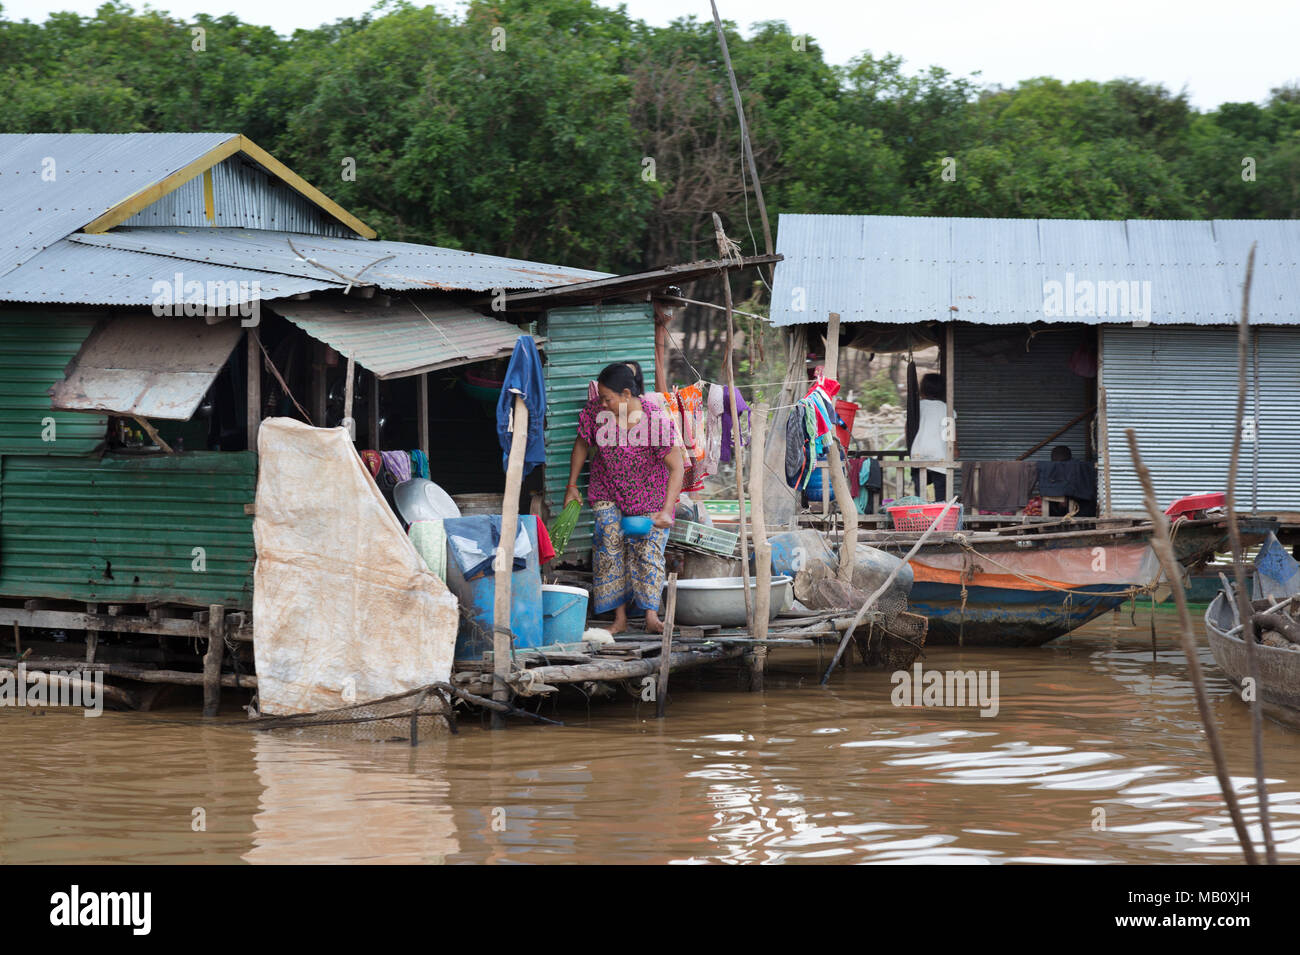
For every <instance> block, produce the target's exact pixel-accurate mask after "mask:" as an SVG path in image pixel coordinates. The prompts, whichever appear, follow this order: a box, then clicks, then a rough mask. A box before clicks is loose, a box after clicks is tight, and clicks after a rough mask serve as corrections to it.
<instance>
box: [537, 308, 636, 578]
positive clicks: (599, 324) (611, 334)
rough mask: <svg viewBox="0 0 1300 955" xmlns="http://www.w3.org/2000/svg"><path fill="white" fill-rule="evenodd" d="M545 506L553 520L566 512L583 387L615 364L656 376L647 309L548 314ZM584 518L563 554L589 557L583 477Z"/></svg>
mask: <svg viewBox="0 0 1300 955" xmlns="http://www.w3.org/2000/svg"><path fill="white" fill-rule="evenodd" d="M546 337H547V342H548V344H547V347H546V368H545V374H546V506H547V508H548V509H549V511H550V513H551V514H552V515H555V514H559V513H560V511H561V510H562V509H563V507H564V491H565V485H566V484H568V483H569V455H570V454H571V453H572V451H573V440H574V438H576V437H577V428H578V414H579V412H581V411H582V408H583V406H584V405H585V404H586V403H587V383H588V382H589V381H591V380H592V379H593V378H595V377H596V376H597V375H598V374H600V370H601V369H602V368H604V367H605V366H606V365H608V364H610V363H611V362H615V361H637V362H640V363H641V367H642V369H644V370H645V372H646V374H647V376H650V375H653V374H654V366H655V326H654V312H653V309H652V307H651V306H650V305H649V303H646V304H643V305H588V306H583V307H577V308H564V309H551V310H550V311H549V312H547V313H546ZM578 484H579V485H581V490H582V495H583V501H584V504H583V509H582V516H581V518H580V519H579V521H578V526H577V527H576V528H575V529H574V531H573V535H572V536H571V537H570V538H569V544H568V549H567V550H566V551H565V554H568V555H569V556H570V557H578V556H582V557H587V556H589V555H590V553H591V528H592V519H591V511H590V510H588V509H587V507H586V504H585V502H586V495H587V474H586V472H585V471H584V472H583V474H582V475H581V476H580V477H579V478H578Z"/></svg>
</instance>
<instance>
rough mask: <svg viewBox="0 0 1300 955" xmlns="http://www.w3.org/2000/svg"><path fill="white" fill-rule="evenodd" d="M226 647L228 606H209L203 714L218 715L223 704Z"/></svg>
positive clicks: (204, 660)
mask: <svg viewBox="0 0 1300 955" xmlns="http://www.w3.org/2000/svg"><path fill="white" fill-rule="evenodd" d="M225 649H226V608H225V607H223V606H222V605H221V604H210V605H209V606H208V652H207V653H205V654H204V655H203V715H204V716H206V717H212V716H216V715H217V709H218V708H219V707H220V706H221V660H222V657H223V656H224V654H225Z"/></svg>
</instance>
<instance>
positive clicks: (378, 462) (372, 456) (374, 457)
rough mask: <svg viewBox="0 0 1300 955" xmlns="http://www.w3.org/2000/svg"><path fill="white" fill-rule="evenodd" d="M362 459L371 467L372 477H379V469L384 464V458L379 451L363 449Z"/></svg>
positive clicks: (367, 466)
mask: <svg viewBox="0 0 1300 955" xmlns="http://www.w3.org/2000/svg"><path fill="white" fill-rule="evenodd" d="M361 460H362V461H363V462H364V463H365V465H366V468H367V469H369V471H370V476H371V477H373V478H377V477H379V470H380V468H382V467H383V466H384V459H383V458H381V457H380V456H379V452H378V451H362V452H361Z"/></svg>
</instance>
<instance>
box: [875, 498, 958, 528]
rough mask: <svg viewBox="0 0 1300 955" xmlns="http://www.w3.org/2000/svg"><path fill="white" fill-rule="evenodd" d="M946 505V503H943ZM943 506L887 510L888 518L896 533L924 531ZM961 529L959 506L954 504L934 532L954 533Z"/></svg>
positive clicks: (914, 506) (906, 507)
mask: <svg viewBox="0 0 1300 955" xmlns="http://www.w3.org/2000/svg"><path fill="white" fill-rule="evenodd" d="M945 503H946V502H945ZM943 507H944V505H943V504H907V505H904V506H902V507H890V508H887V510H888V511H889V516H890V517H892V518H893V519H894V530H896V531H924V530H928V529H929V527H930V524H931V523H933V522H934V519H935V518H936V517H938V516H939V513H940V512H941V511H942V510H943ZM960 529H961V505H960V504H954V505H953V506H952V507H951V508H950V509H949V510H948V513H947V514H944V516H943V520H942V521H940V522H939V526H938V527H937V528H936V530H941V531H955V530H960Z"/></svg>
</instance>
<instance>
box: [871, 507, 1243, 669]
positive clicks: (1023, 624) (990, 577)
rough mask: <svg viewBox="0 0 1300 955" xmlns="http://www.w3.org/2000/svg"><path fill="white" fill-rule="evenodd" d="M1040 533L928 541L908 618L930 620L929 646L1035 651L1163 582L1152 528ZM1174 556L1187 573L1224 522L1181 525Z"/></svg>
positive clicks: (1209, 549)
mask: <svg viewBox="0 0 1300 955" xmlns="http://www.w3.org/2000/svg"><path fill="white" fill-rule="evenodd" d="M1096 523H1097V526H1095V527H1093V528H1090V529H1087V530H1077V531H1063V532H1056V533H1052V532H1037V531H1036V530H1035V529H1034V528H1033V525H1026V526H1024V527H1023V528H1004V529H1002V530H1000V531H987V532H981V531H966V532H957V533H953V534H949V535H947V536H945V537H942V538H939V539H938V540H935V539H934V538H931V541H929V542H927V543H926V544H925V545H924V546H923V547H922V549H921V551H920V552H919V553H918V554H917V555H916V556H915V557H914V558H913V559H912V561H911V567H912V571H913V584H912V590H911V593H910V595H909V597H908V603H909V609H910V610H912V611H913V612H915V613H919V614H924V615H925V616H926V617H928V618H929V620H930V632H929V638H928V640H929V643H930V644H931V645H936V644H960V645H963V646H994V647H1030V646H1039V645H1041V644H1044V643H1047V642H1048V641H1049V640H1054V639H1056V638H1057V637H1060V636H1062V635H1064V634H1066V633H1069V632H1070V631H1071V630H1075V629H1077V628H1079V627H1081V626H1083V625H1084V624H1085V623H1087V622H1088V621H1090V620H1093V619H1095V618H1096V617H1099V616H1101V615H1102V614H1103V613H1105V612H1106V611H1108V610H1113V609H1114V608H1116V607H1118V606H1120V605H1121V604H1123V603H1125V602H1126V601H1128V600H1130V599H1132V598H1134V597H1145V596H1146V594H1147V593H1148V591H1149V590H1150V589H1151V588H1154V587H1155V586H1156V584H1157V583H1158V582H1159V581H1160V567H1159V561H1158V560H1157V559H1156V556H1155V552H1154V551H1153V550H1152V548H1151V543H1150V542H1151V530H1152V528H1151V525H1150V524H1149V523H1129V524H1122V523H1120V524H1110V525H1108V524H1106V523H1105V522H1104V521H1097V522H1096ZM1176 526H1177V530H1176V533H1175V535H1174V549H1175V556H1176V557H1177V558H1178V560H1179V561H1180V563H1182V564H1184V565H1187V566H1190V565H1193V564H1195V563H1197V562H1199V561H1202V560H1204V559H1205V558H1206V557H1208V556H1209V555H1211V554H1213V553H1214V551H1215V549H1216V548H1217V547H1219V546H1220V545H1221V544H1222V542H1223V541H1224V539H1225V537H1226V526H1225V524H1224V521H1223V520H1222V519H1219V518H1203V519H1200V520H1184V521H1179V522H1178V524H1177V525H1176ZM859 539H861V540H863V541H864V542H865V543H869V544H871V545H872V546H873V547H879V548H883V549H888V550H890V551H905V550H906V549H907V548H908V547H910V546H911V543H912V542H913V541H914V540H915V539H916V535H915V534H911V535H908V534H899V533H890V532H882V531H876V532H868V533H866V534H864V535H862V536H861V537H860V538H859Z"/></svg>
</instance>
